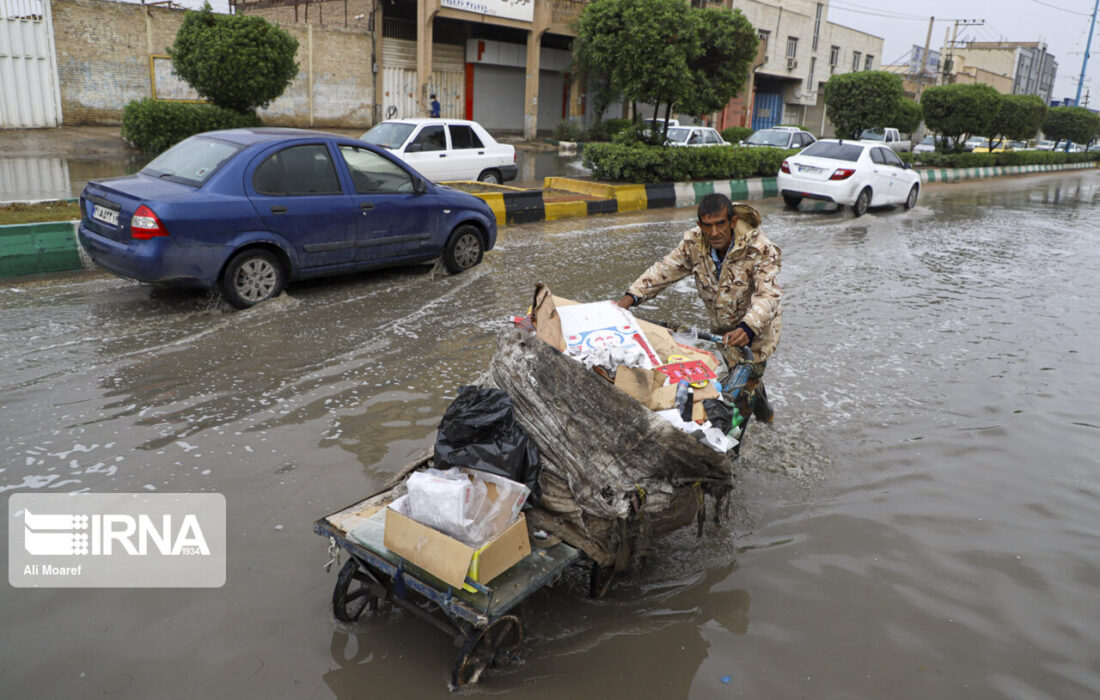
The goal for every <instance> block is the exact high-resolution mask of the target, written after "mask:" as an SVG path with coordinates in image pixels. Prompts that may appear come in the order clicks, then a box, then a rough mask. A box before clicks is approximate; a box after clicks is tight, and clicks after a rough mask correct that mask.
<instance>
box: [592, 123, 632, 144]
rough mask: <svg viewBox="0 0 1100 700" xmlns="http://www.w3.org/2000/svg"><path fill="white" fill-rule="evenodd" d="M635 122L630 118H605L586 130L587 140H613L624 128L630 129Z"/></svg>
mask: <svg viewBox="0 0 1100 700" xmlns="http://www.w3.org/2000/svg"><path fill="white" fill-rule="evenodd" d="M633 123H634V122H632V121H630V120H629V119H604V120H602V121H598V122H596V123H595V124H593V125H592V126H591V127H590V128H589V129H588V131H586V132H584V136H583V137H582V138H584V140H585V141H611V140H612V139H614V138H615V135H616V134H618V133H619V132H620V131H622V130H623V129H629V128H630V127H631V126H632V125H633Z"/></svg>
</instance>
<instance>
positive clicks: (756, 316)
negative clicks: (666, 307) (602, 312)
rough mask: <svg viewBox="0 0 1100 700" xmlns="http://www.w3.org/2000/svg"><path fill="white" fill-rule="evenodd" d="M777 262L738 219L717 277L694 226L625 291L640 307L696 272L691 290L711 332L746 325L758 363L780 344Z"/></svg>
mask: <svg viewBox="0 0 1100 700" xmlns="http://www.w3.org/2000/svg"><path fill="white" fill-rule="evenodd" d="M780 263H781V253H780V250H779V247H778V246H776V245H775V244H774V243H772V242H771V241H769V240H768V238H767V237H766V236H765V235H764V234H763V233H761V231H760V229H759V228H753V227H752V226H750V225H749V224H748V223H746V222H745V221H741V220H738V221H737V224H736V225H735V227H734V236H733V244H732V245H731V246H730V249H729V250H728V251H727V252H726V257H725V260H724V261H723V262H722V276H721V278H718V277H717V275H716V274H715V267H714V260H712V259H711V257H710V246H709V245H708V244H707V241H706V238H705V237H704V236H703V235H702V233H701V232H700V231H699V227H698V226H694V227H692V228H690V229H688V230H687V231H685V232H684V238H683V240H682V241H680V245H678V246H676V247H675V248H673V249H672V251H671V252H669V254H668V255H666V256H665V257H664V259H663V260H660V261H658V262H656V263H654V264H653V266H652V267H650V268H649V269H648V270H646V271H645V272H643V273H642V275H641V277H639V278H638V279H637V280H635V281H634V284H632V285H630V288H629V289H628V290H627V291H628V292H630V293H631V294H633V295H634V296H636V297H638V300H639V302H641V301H648V300H649V299H652V298H653V297H655V296H657V295H658V294H660V293H661V291H662V290H664V289H665V288H666V287H668V286H669V285H672V284H673V283H675V282H677V281H679V280H681V279H683V278H684V277H687V276H688V275H690V274H692V273H694V274H695V288H696V290H697V291H698V292H699V296H700V298H702V300H703V303H704V304H706V307H707V312H708V313H709V314H710V326H711V332H712V333H719V334H722V333H726V332H728V331H731V330H733V329H734V328H736V327H737V325H738V324H740V323H744V324H745V325H747V326H748V327H749V328H751V329H752V331H753V333H755V334H756V337H755V338H754V339H753V341H752V344H751V345H750V346H749V347H751V348H752V351H753V355H754V356H755V358H756V360H757V361H761V360H766V359H767V358H768V356H769V355H771V354H772V353H773V352H774V351H775V347H776V345H778V344H779V332H780V330H781V328H782V319H783V311H782V308H781V307H780V304H779V297H780V295H781V294H782V293H783V289H782V288H781V287H780V286H779V283H778V282H776V280H775V277H776V275H778V274H779V267H780Z"/></svg>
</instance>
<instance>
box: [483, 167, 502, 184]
mask: <svg viewBox="0 0 1100 700" xmlns="http://www.w3.org/2000/svg"><path fill="white" fill-rule="evenodd" d="M477 181H478V182H484V183H485V184H487V185H499V184H500V182H501V177H500V173H499V172H498V171H496V170H484V171H482V173H481V174H480V175H478V176H477Z"/></svg>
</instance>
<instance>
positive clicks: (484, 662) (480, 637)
mask: <svg viewBox="0 0 1100 700" xmlns="http://www.w3.org/2000/svg"><path fill="white" fill-rule="evenodd" d="M522 643H523V624H522V623H521V622H520V621H519V618H518V617H516V616H515V615H504V616H502V617H499V618H497V619H496V620H494V621H493V622H492V623H491V624H490V625H489V626H488V627H486V628H485V629H483V630H481V631H480V632H478V633H477V634H473V635H471V636H469V637H467V638H466V643H465V644H463V645H462V651H461V652H460V653H459V655H458V658H456V659H455V665H454V669H453V670H452V671H451V682H452V683H453V684H454V687H455V688H461V687H462V686H464V685H471V684H473V683H477V681H478V679H479V678H481V674H482V673H483V672H484V671H485V669H487V668H489V667H490V666H508V665H509V664H511V663H512V662H514V661H515V660H516V658H517V657H518V654H519V646H520V644H522Z"/></svg>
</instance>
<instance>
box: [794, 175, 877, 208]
mask: <svg viewBox="0 0 1100 700" xmlns="http://www.w3.org/2000/svg"><path fill="white" fill-rule="evenodd" d="M776 188H777V189H778V190H779V193H780V194H782V195H784V196H793V197H802V198H803V199H820V200H823V201H826V202H836V203H837V204H844V205H847V206H851V205H852V204H855V201H856V196H857V195H858V194H859V191H860V190H861V189H863V183H862V181H860V180H856V179H855V178H854V177H853V178H851V179H848V180H810V179H807V178H802V177H797V176H795V175H788V174H786V173H779V175H778V177H776Z"/></svg>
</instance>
